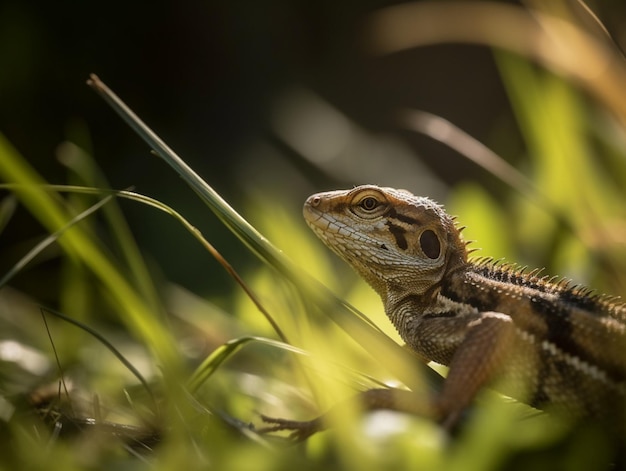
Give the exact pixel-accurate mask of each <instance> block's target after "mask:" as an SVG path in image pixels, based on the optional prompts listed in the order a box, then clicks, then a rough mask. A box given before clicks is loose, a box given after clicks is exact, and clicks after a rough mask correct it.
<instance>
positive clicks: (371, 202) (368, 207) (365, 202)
mask: <svg viewBox="0 0 626 471" xmlns="http://www.w3.org/2000/svg"><path fill="white" fill-rule="evenodd" d="M378 204H379V203H378V200H377V199H376V198H374V197H373V196H368V197H367V198H363V199H362V200H361V202H360V203H359V206H360V207H361V208H363V209H364V210H365V211H373V210H374V209H376V208H377V207H378Z"/></svg>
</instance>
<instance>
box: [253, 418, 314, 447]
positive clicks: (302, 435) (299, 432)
mask: <svg viewBox="0 0 626 471" xmlns="http://www.w3.org/2000/svg"><path fill="white" fill-rule="evenodd" d="M261 419H262V420H263V422H264V423H266V424H268V425H267V426H266V427H261V428H258V429H257V430H256V431H257V432H258V433H260V434H263V435H265V434H269V433H273V432H281V431H285V430H286V431H290V432H291V433H290V434H289V435H288V437H287V439H288V440H289V441H290V442H292V443H298V442H302V441H304V440H306V439H307V438H309V437H310V436H311V435H313V434H314V433H317V432H320V431H322V430H324V428H325V427H324V426H323V424H322V421H321V420H320V419H319V418H317V419H313V420H303V421H299V420H289V419H277V418H274V417H268V416H266V415H263V414H261Z"/></svg>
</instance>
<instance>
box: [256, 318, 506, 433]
mask: <svg viewBox="0 0 626 471" xmlns="http://www.w3.org/2000/svg"><path fill="white" fill-rule="evenodd" d="M467 327H468V328H467V333H466V335H465V337H464V339H463V340H462V341H461V343H460V344H459V345H458V347H457V348H456V350H455V353H454V355H453V357H452V361H451V362H450V365H449V366H450V369H449V373H448V376H447V378H446V380H445V382H444V387H443V390H442V392H441V394H440V395H438V396H437V397H434V398H428V397H424V396H420V395H418V394H416V393H414V392H411V391H405V390H399V389H370V390H367V391H364V392H361V393H359V394H358V395H357V396H356V397H353V398H350V399H348V400H349V401H358V403H359V405H360V406H361V407H362V408H363V409H364V410H366V411H373V410H378V409H387V410H394V411H398V412H406V413H410V414H414V415H418V416H420V417H425V418H430V419H433V420H437V421H439V422H441V423H442V424H443V426H444V427H445V428H446V429H452V428H453V427H454V426H455V425H456V423H457V422H458V419H459V418H460V416H461V414H462V412H463V411H464V410H465V409H466V408H467V406H469V404H470V403H471V401H472V400H473V399H474V397H475V396H476V393H477V392H478V391H479V390H480V389H481V388H482V387H483V386H485V385H486V384H488V383H489V382H490V380H491V379H493V378H494V376H495V375H496V374H497V373H498V372H499V371H500V369H501V366H502V364H503V363H504V361H505V359H506V353H507V351H508V350H509V349H510V348H511V344H512V343H513V341H514V336H515V328H514V325H513V322H512V321H511V318H510V317H509V316H507V315H504V314H500V313H497V312H485V313H482V314H481V315H480V316H479V317H477V318H476V319H474V320H473V321H471V322H470V323H469V324H468V326H467ZM342 406H343V403H339V404H337V405H335V406H334V407H333V408H331V409H330V410H329V411H328V412H327V413H326V414H323V415H321V416H319V417H317V418H315V419H313V420H310V421H294V420H287V419H277V418H271V417H266V416H262V419H263V421H264V422H265V423H267V424H269V425H268V426H267V427H265V428H261V429H259V430H258V431H259V432H260V433H271V432H276V431H283V430H289V431H291V432H292V434H291V435H290V438H291V439H293V440H294V441H301V440H304V439H306V438H308V437H310V436H311V435H313V434H314V433H317V432H319V431H322V430H324V429H325V428H326V427H327V423H328V420H327V417H328V415H331V414H333V409H336V408H339V407H342Z"/></svg>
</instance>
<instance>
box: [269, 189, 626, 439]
mask: <svg viewBox="0 0 626 471" xmlns="http://www.w3.org/2000/svg"><path fill="white" fill-rule="evenodd" d="M303 214H304V218H305V220H306V222H307V224H308V225H309V226H310V228H311V229H312V230H313V232H314V233H315V234H316V235H317V236H318V237H319V238H320V239H321V240H322V241H323V242H324V244H325V245H327V246H328V247H329V248H330V249H331V250H332V251H333V252H335V253H336V254H337V255H338V256H339V257H340V258H341V259H343V260H344V261H345V262H347V263H348V264H349V265H350V266H351V267H352V268H354V269H355V270H356V271H357V272H358V274H360V275H361V277H362V278H364V279H365V281H367V282H368V283H369V285H370V286H371V287H372V288H373V289H374V290H375V291H376V292H377V293H378V295H379V296H380V298H381V300H382V302H383V305H384V308H385V312H386V314H387V316H388V317H389V319H390V320H391V322H392V323H393V325H394V326H395V328H396V329H397V331H398V333H399V334H400V337H401V338H402V339H403V341H404V342H405V343H406V346H407V347H408V348H409V349H410V350H412V351H413V352H415V353H416V354H417V355H418V356H419V357H421V358H423V359H424V360H425V361H433V362H436V363H439V364H442V365H446V366H448V367H449V370H448V374H447V376H446V379H445V381H444V384H443V387H442V390H441V391H440V393H439V394H438V395H437V396H436V397H432V398H428V400H426V401H425V404H416V403H415V402H414V401H415V395H413V394H411V395H408V394H405V393H406V391H400V390H391V389H372V390H369V391H364V392H363V393H361V395H360V396H361V397H360V399H361V401H362V403H363V405H364V407H365V408H367V409H378V408H382V409H395V410H401V411H408V412H414V413H418V414H422V415H425V416H428V417H430V418H432V419H434V420H437V421H439V422H441V423H442V424H444V426H446V427H447V428H452V427H454V426H455V425H456V424H457V422H458V420H459V418H460V416H461V415H462V414H463V412H464V410H466V408H468V406H469V405H470V404H471V403H472V401H473V399H474V398H475V396H476V395H477V393H478V392H479V391H480V390H482V389H483V388H484V387H493V388H494V389H496V390H498V391H500V392H503V393H504V394H506V395H508V396H510V397H513V398H514V399H518V400H520V401H522V402H525V403H527V404H529V405H530V406H532V407H534V408H537V409H547V410H554V411H558V412H563V413H565V414H567V415H570V416H572V417H576V418H578V419H584V418H591V419H599V420H600V421H609V422H611V426H612V428H615V429H616V430H618V433H619V434H623V432H624V428H626V420H625V417H626V416H625V412H626V411H625V408H624V405H625V400H626V398H625V396H626V350H625V347H626V306H625V305H624V304H622V303H620V302H619V300H618V298H613V297H608V296H605V295H597V294H594V292H593V291H591V290H589V289H587V288H585V287H581V286H577V285H572V284H571V282H569V281H567V280H563V279H559V278H550V277H548V276H545V275H542V270H533V271H526V270H524V269H520V268H517V267H516V266H514V265H510V264H502V263H496V262H494V261H493V260H490V259H483V258H473V257H470V256H469V254H470V253H471V252H472V250H471V249H469V248H468V245H469V243H468V242H466V241H464V239H463V237H462V235H461V231H462V229H463V228H462V227H461V226H459V225H458V224H457V222H456V219H455V218H453V217H451V216H449V215H448V214H447V213H446V212H445V210H444V208H443V207H442V206H441V205H439V204H437V203H435V202H434V201H433V200H431V199H429V198H426V197H418V196H415V195H413V194H412V193H410V192H409V191H406V190H397V189H393V188H381V187H378V186H375V185H362V186H358V187H355V188H353V189H349V190H336V191H328V192H323V193H316V194H314V195H312V196H310V197H309V198H308V199H307V200H306V202H305V204H304V208H303ZM263 420H264V421H265V422H267V423H269V424H271V426H269V427H268V428H267V429H266V430H269V431H278V430H290V431H292V435H293V437H295V439H304V438H306V437H308V436H309V435H311V434H312V433H315V432H317V431H319V430H322V429H324V428H325V424H324V422H325V419H324V416H320V417H318V418H316V419H314V420H311V421H292V420H287V419H274V418H269V417H263Z"/></svg>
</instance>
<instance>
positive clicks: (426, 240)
mask: <svg viewBox="0 0 626 471" xmlns="http://www.w3.org/2000/svg"><path fill="white" fill-rule="evenodd" d="M420 248H421V249H422V252H424V255H426V256H427V257H428V258H430V259H433V260H435V259H437V258H439V254H440V253H441V242H439V237H437V234H435V233H434V232H433V231H431V230H430V229H427V230H425V231H424V232H422V235H420Z"/></svg>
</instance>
